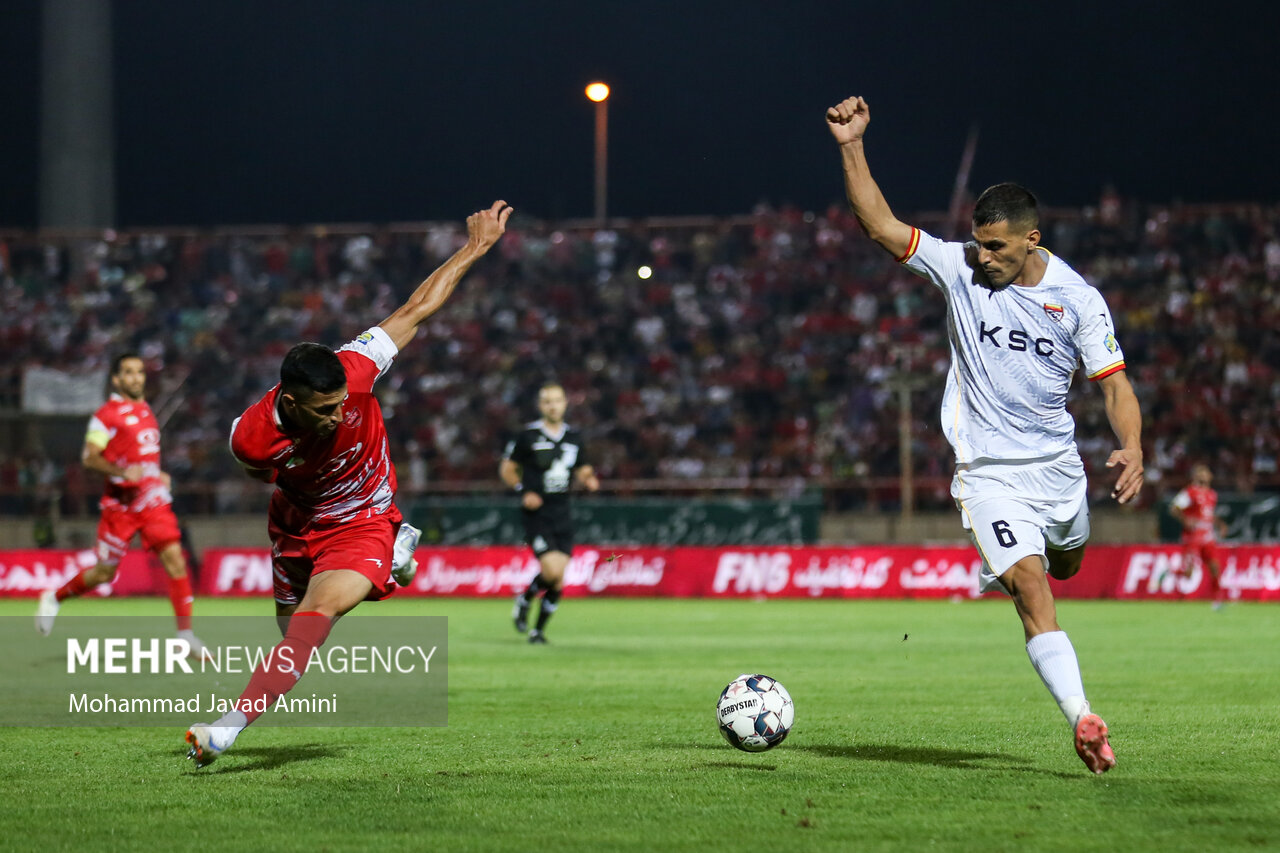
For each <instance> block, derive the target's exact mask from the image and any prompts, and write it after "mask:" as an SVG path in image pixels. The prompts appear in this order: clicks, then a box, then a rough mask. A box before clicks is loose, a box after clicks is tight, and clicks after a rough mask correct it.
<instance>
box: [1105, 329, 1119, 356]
mask: <svg viewBox="0 0 1280 853" xmlns="http://www.w3.org/2000/svg"><path fill="white" fill-rule="evenodd" d="M1102 345H1103V346H1105V347H1106V348H1107V352H1115V351H1116V350H1118V349H1120V344H1118V343H1116V336H1115V335H1113V334H1111V333H1110V332H1107V336H1106V337H1105V338H1103V339H1102Z"/></svg>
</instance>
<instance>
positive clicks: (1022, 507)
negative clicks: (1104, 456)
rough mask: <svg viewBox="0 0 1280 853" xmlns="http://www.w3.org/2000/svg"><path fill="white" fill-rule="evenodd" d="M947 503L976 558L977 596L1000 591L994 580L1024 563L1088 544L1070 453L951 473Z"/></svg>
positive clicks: (1082, 494)
mask: <svg viewBox="0 0 1280 853" xmlns="http://www.w3.org/2000/svg"><path fill="white" fill-rule="evenodd" d="M951 497H953V498H955V501H956V506H958V507H959V508H960V518H961V521H962V523H963V524H964V528H965V530H968V531H969V538H970V539H972V540H973V544H974V546H975V547H977V549H978V553H979V554H980V555H981V556H982V571H981V573H980V576H979V582H978V590H979V591H980V592H986V591H988V590H991V589H999V590H1001V591H1005V589H1004V584H1002V583H1000V580H999V579H1000V576H1001V575H1003V574H1004V573H1005V572H1007V571H1009V569H1011V568H1013V565H1014V564H1015V563H1017V562H1018V561H1019V560H1021V559H1022V558H1024V557H1029V556H1032V555H1038V556H1039V557H1040V559H1041V562H1043V563H1044V566H1045V569H1046V570H1047V569H1048V567H1049V560H1048V558H1047V556H1046V550H1047V549H1049V548H1052V549H1054V550H1056V551H1067V550H1070V549H1072V548H1078V547H1080V546H1081V545H1083V544H1084V543H1085V542H1086V541H1088V539H1089V501H1088V484H1087V483H1086V481H1085V476H1084V464H1083V463H1081V461H1080V454H1079V453H1077V452H1076V450H1075V448H1074V447H1073V448H1072V449H1070V450H1067V451H1064V452H1062V453H1061V454H1059V455H1058V456H1053V457H1049V458H1048V459H1037V460H1034V461H1031V462H1013V463H1008V462H1004V463H998V462H982V463H977V464H973V465H959V466H957V467H956V475H955V478H954V479H953V480H952V481H951Z"/></svg>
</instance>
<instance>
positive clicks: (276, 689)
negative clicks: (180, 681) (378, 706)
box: [236, 610, 333, 725]
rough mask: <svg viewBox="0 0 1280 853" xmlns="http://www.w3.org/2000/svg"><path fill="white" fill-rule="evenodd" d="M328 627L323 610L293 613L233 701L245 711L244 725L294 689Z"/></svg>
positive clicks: (328, 621) (330, 625) (320, 643)
mask: <svg viewBox="0 0 1280 853" xmlns="http://www.w3.org/2000/svg"><path fill="white" fill-rule="evenodd" d="M331 627H333V622H332V621H331V620H330V619H329V617H328V616H325V615H324V614H323V613H316V612H315V611H314V610H307V611H305V612H295V613H294V614H293V617H292V618H291V619H290V620H289V630H288V631H286V632H285V635H284V639H283V640H281V641H280V643H279V644H278V645H277V646H276V647H275V649H274V650H273V651H272V652H271V655H270V657H269V658H266V659H263V661H262V665H261V666H260V667H258V668H257V669H255V670H254V671H253V675H252V676H251V677H250V678H249V686H248V687H246V688H245V689H244V692H243V693H241V694H240V698H239V699H238V700H237V701H236V708H238V709H239V710H241V711H243V712H244V715H245V718H246V720H247V722H246V723H245V725H248V724H249V723H252V722H253V721H254V720H256V719H258V717H260V716H262V713H263V712H264V711H266V710H267V709H268V708H270V707H271V705H272V704H273V703H274V702H275V701H276V699H278V698H279V697H280V696H283V695H284V694H285V693H288V692H289V691H290V690H292V689H293V685H294V684H296V683H297V682H298V679H299V678H301V677H302V674H303V673H304V672H306V671H307V661H308V660H310V659H311V653H312V652H313V651H315V650H316V648H318V647H319V646H321V645H322V644H323V643H324V641H325V638H326V637H328V636H329V629H330V628H331Z"/></svg>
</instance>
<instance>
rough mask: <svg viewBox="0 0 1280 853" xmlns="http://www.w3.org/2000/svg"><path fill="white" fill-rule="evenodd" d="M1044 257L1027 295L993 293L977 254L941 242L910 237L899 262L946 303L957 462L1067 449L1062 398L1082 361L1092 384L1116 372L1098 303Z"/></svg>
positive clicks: (947, 428) (1071, 438) (945, 417)
mask: <svg viewBox="0 0 1280 853" xmlns="http://www.w3.org/2000/svg"><path fill="white" fill-rule="evenodd" d="M1039 251H1041V252H1044V254H1045V256H1046V258H1047V261H1048V268H1047V269H1046V270H1045V273H1044V278H1043V279H1042V280H1041V281H1040V283H1039V284H1037V285H1036V286H1034V287H1022V286H1019V285H1009V286H1008V287H1004V288H1001V289H992V288H991V287H989V286H988V285H986V284H985V283H983V281H982V278H981V271H980V269H979V268H978V264H977V257H976V256H977V246H976V245H975V244H973V243H967V244H965V243H947V242H945V241H943V240H939V239H938V238H936V237H933V236H931V235H930V234H927V233H925V232H923V231H920V230H919V229H912V232H911V243H910V246H909V248H908V249H907V252H906V254H904V255H903V256H902V257H901V258H899V259H898V260H899V262H901V263H904V264H905V265H906V266H907V268H908V269H910V270H911V271H912V272H915V273H916V274H917V275H920V276H923V277H924V278H927V279H929V280H930V281H932V282H933V283H934V284H936V285H937V286H938V287H939V288H941V289H942V292H943V293H945V294H946V297H947V336H948V338H949V339H950V341H951V371H950V373H949V374H948V375H947V388H946V393H945V396H944V398H943V402H942V429H943V432H944V433H946V436H947V440H948V441H950V442H951V446H952V448H954V449H955V453H956V461H957V462H960V463H971V462H975V461H980V460H1030V459H1044V458H1047V457H1052V456H1056V455H1058V454H1059V453H1062V452H1064V451H1066V450H1069V449H1072V448H1074V447H1075V421H1074V420H1073V419H1072V417H1071V415H1070V414H1069V413H1068V412H1067V390H1068V389H1069V388H1070V387H1071V378H1072V376H1073V375H1074V374H1075V371H1076V366H1077V365H1078V364H1079V363H1081V362H1083V364H1084V369H1085V373H1086V375H1087V376H1088V377H1089V378H1090V379H1092V380H1098V379H1102V378H1103V377H1105V376H1110V375H1111V374H1113V373H1115V372H1117V371H1120V370H1123V369H1124V353H1123V352H1122V351H1121V350H1120V344H1119V343H1117V342H1116V336H1115V327H1114V326H1113V325H1112V322H1111V312H1110V311H1109V310H1108V309H1107V303H1106V302H1105V301H1104V300H1103V298H1102V294H1101V293H1099V292H1098V291H1097V289H1096V288H1095V287H1093V286H1092V285H1091V284H1089V283H1088V282H1086V281H1085V280H1084V279H1083V278H1081V277H1080V274H1079V273H1077V272H1076V271H1075V270H1073V269H1072V268H1071V267H1069V266H1068V265H1067V264H1066V263H1064V262H1063V261H1061V260H1060V259H1058V258H1057V257H1056V256H1054V255H1053V254H1051V253H1050V252H1049V251H1048V250H1045V249H1040V250H1039Z"/></svg>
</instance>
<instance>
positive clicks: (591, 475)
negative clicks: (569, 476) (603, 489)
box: [574, 465, 600, 492]
mask: <svg viewBox="0 0 1280 853" xmlns="http://www.w3.org/2000/svg"><path fill="white" fill-rule="evenodd" d="M574 477H575V478H577V480H578V484H579V485H580V486H582V487H583V488H584V489H586V490H587V491H588V492H598V491H600V478H599V477H597V476H596V469H595V468H593V467H592V466H590V465H583V466H582V467H581V468H579V469H578V470H577V471H576V472H574Z"/></svg>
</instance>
